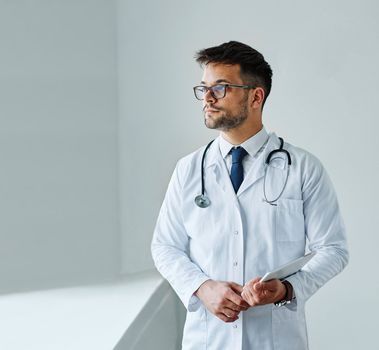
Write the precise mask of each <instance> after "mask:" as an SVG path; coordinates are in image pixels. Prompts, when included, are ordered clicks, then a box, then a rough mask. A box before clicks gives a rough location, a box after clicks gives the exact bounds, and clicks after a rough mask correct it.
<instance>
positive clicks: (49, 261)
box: [0, 0, 120, 292]
mask: <svg viewBox="0 0 379 350" xmlns="http://www.w3.org/2000/svg"><path fill="white" fill-rule="evenodd" d="M115 17H116V16H115V3H114V2H110V1H108V0H97V1H90V0H80V1H57V0H55V1H51V0H49V1H48V0H34V1H26V0H19V1H5V0H1V1H0V43H1V44H0V45H1V55H0V144H1V147H0V159H1V171H0V212H1V213H2V215H1V220H0V276H1V278H0V292H9V291H16V290H26V289H40V288H49V287H54V286H58V285H68V284H75V283H83V282H90V281H94V280H99V279H109V278H113V277H114V276H116V274H117V273H118V272H119V270H120V253H119V249H118V248H119V224H118V151H117V137H118V135H117V93H116V91H117V72H116V23H115Z"/></svg>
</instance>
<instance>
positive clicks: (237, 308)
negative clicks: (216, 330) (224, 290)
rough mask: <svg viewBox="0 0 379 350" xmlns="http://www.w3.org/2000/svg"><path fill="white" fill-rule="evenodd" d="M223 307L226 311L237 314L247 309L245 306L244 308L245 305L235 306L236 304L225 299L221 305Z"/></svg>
mask: <svg viewBox="0 0 379 350" xmlns="http://www.w3.org/2000/svg"><path fill="white" fill-rule="evenodd" d="M223 306H224V307H227V308H228V309H231V310H234V311H237V312H241V311H246V310H247V309H248V307H247V306H245V305H237V304H235V303H233V302H232V301H230V300H228V299H225V301H224V303H223Z"/></svg>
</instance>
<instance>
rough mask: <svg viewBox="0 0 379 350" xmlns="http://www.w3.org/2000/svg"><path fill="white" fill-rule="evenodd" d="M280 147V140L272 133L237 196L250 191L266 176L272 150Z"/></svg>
mask: <svg viewBox="0 0 379 350" xmlns="http://www.w3.org/2000/svg"><path fill="white" fill-rule="evenodd" d="M279 146H280V141H279V138H278V137H277V136H276V134H275V133H271V134H270V136H269V139H268V141H267V144H266V146H265V148H264V150H263V151H262V152H261V153H260V154H259V155H258V157H257V158H256V159H255V160H254V163H253V165H252V167H251V168H250V170H249V171H248V173H247V174H246V177H245V178H244V180H243V182H242V184H241V187H240V188H239V190H238V193H237V196H240V195H241V194H242V193H243V192H245V191H246V190H247V189H249V187H250V186H252V185H253V184H254V183H255V182H257V181H258V180H259V179H261V178H262V177H263V176H264V174H265V162H266V158H267V156H268V154H269V153H270V152H271V151H272V150H274V149H277V148H279Z"/></svg>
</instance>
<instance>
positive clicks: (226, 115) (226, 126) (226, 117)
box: [204, 97, 248, 131]
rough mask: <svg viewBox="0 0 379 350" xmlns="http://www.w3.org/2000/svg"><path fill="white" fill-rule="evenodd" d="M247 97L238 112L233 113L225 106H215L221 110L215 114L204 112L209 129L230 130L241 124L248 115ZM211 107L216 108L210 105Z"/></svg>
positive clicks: (205, 122)
mask: <svg viewBox="0 0 379 350" xmlns="http://www.w3.org/2000/svg"><path fill="white" fill-rule="evenodd" d="M247 100H248V99H247V97H246V98H245V99H244V100H243V101H242V103H241V108H240V110H239V111H238V112H236V113H234V114H232V113H230V112H228V111H226V110H225V109H223V108H215V109H217V110H218V111H219V112H217V113H216V114H213V116H212V112H211V113H210V114H207V113H204V124H205V126H206V127H207V128H208V129H217V130H221V131H229V130H231V129H234V128H236V127H237V126H239V125H241V124H242V123H243V122H244V121H245V120H246V119H247V117H248V111H247ZM210 107H211V108H214V107H212V106H210Z"/></svg>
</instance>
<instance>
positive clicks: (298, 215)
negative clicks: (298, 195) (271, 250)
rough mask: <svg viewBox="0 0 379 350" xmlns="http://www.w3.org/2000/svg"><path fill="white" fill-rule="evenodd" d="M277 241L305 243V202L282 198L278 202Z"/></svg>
mask: <svg viewBox="0 0 379 350" xmlns="http://www.w3.org/2000/svg"><path fill="white" fill-rule="evenodd" d="M276 240H277V241H278V242H293V241H305V228H304V212H303V201H302V200H301V199H287V198H282V199H279V200H278V202H277V210H276Z"/></svg>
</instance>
